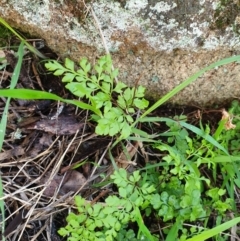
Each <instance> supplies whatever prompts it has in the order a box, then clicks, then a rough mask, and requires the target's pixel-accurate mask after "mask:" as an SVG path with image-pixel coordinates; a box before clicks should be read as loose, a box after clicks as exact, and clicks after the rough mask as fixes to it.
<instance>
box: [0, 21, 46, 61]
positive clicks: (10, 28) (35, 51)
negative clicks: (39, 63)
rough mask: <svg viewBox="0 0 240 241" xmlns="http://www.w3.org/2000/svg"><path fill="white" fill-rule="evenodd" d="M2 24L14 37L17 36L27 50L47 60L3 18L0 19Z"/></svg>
mask: <svg viewBox="0 0 240 241" xmlns="http://www.w3.org/2000/svg"><path fill="white" fill-rule="evenodd" d="M0 23H1V24H2V25H3V26H5V27H6V28H8V29H9V30H10V31H11V32H12V33H13V34H14V35H16V36H17V37H18V38H19V39H20V40H21V41H22V42H23V43H24V44H25V45H26V46H27V48H28V49H29V50H30V51H31V52H33V53H34V54H36V55H37V56H38V57H40V58H42V59H46V56H44V55H43V54H42V53H41V52H39V51H38V50H37V49H36V48H34V47H33V46H32V45H31V44H29V43H28V42H27V41H26V40H25V39H24V38H23V37H22V36H21V35H20V34H18V33H17V32H16V31H15V30H14V29H13V28H12V27H11V26H10V25H9V24H8V23H7V22H6V21H5V20H4V19H3V18H1V17H0Z"/></svg>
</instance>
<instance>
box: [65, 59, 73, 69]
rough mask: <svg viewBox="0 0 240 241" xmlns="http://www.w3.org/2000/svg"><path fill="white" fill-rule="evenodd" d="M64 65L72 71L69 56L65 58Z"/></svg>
mask: <svg viewBox="0 0 240 241" xmlns="http://www.w3.org/2000/svg"><path fill="white" fill-rule="evenodd" d="M65 67H66V68H67V69H69V70H71V71H74V62H73V61H72V60H70V59H69V58H66V59H65Z"/></svg>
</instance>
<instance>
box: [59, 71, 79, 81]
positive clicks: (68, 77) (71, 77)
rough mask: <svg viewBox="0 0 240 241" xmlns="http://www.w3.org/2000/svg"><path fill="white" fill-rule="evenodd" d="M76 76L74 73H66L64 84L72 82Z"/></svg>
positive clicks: (63, 79)
mask: <svg viewBox="0 0 240 241" xmlns="http://www.w3.org/2000/svg"><path fill="white" fill-rule="evenodd" d="M75 76H76V75H75V74H73V73H65V75H64V77H63V78H62V82H72V81H73V80H74V78H75Z"/></svg>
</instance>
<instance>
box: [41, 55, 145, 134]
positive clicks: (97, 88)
mask: <svg viewBox="0 0 240 241" xmlns="http://www.w3.org/2000/svg"><path fill="white" fill-rule="evenodd" d="M45 66H46V68H47V69H48V70H50V71H53V72H54V75H57V76H60V75H64V77H63V78H62V81H63V82H64V83H67V84H66V88H67V89H69V90H70V92H72V93H73V94H74V95H75V96H78V97H80V98H86V99H88V100H89V102H90V104H91V105H92V106H93V108H95V109H100V110H101V111H100V113H99V115H96V114H93V115H92V118H93V119H94V120H95V121H96V122H97V123H98V124H97V127H96V133H97V134H99V135H110V136H114V135H116V134H121V136H122V138H127V137H128V136H129V135H130V134H131V124H132V123H133V121H134V118H133V116H134V115H135V112H136V109H141V110H143V109H145V108H146V107H147V106H148V101H147V100H145V99H144V98H143V97H144V92H145V88H144V87H143V86H138V87H136V88H134V87H133V88H130V87H127V85H126V84H124V83H123V82H121V81H118V82H117V83H116V84H115V83H114V79H115V78H116V77H117V75H118V69H114V70H112V60H111V57H110V55H106V56H103V57H101V58H100V59H99V60H98V61H97V64H96V65H95V66H94V67H93V68H92V67H91V64H90V63H89V62H88V60H87V59H86V58H83V59H81V61H80V62H79V68H78V69H76V70H75V65H74V62H73V61H72V60H70V59H68V58H66V60H65V64H64V66H63V65H61V64H60V63H59V62H57V61H55V60H53V61H49V62H47V63H46V64H45Z"/></svg>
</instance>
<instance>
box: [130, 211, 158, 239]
mask: <svg viewBox="0 0 240 241" xmlns="http://www.w3.org/2000/svg"><path fill="white" fill-rule="evenodd" d="M134 211H135V219H136V222H137V224H138V227H139V234H143V235H144V236H145V237H146V238H147V239H148V240H149V241H156V239H155V238H154V237H153V236H152V235H151V233H150V231H149V230H148V228H147V227H146V226H145V224H144V222H143V219H142V216H141V213H140V210H139V208H138V207H134ZM139 236H141V235H139ZM138 238H140V237H138Z"/></svg>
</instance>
